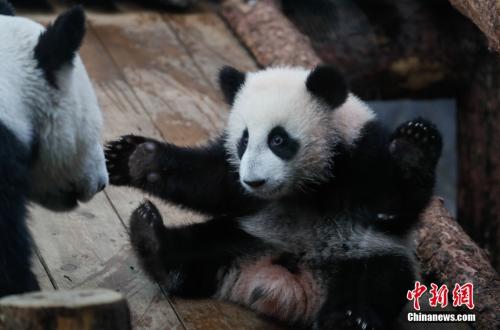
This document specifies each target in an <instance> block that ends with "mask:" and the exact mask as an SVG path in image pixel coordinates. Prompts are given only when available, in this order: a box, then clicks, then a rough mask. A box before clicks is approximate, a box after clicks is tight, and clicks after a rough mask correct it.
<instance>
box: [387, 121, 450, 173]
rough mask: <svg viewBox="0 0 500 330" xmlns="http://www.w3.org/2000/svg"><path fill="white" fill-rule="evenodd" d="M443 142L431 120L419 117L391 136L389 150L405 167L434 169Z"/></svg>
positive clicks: (402, 126) (425, 169)
mask: <svg viewBox="0 0 500 330" xmlns="http://www.w3.org/2000/svg"><path fill="white" fill-rule="evenodd" d="M442 147H443V142H442V138H441V133H440V132H439V131H438V129H437V128H436V126H435V125H434V124H432V123H431V122H430V121H428V120H425V119H422V118H417V119H414V120H411V121H408V122H406V123H403V124H402V125H400V126H399V127H398V128H397V129H396V131H395V132H394V133H393V134H392V136H391V142H390V145H389V151H390V152H391V155H392V156H393V157H394V159H395V160H396V161H397V162H398V163H399V165H400V166H401V167H402V168H404V169H422V170H424V171H433V170H434V168H435V166H436V164H437V161H438V160H439V156H440V155H441V150H442Z"/></svg>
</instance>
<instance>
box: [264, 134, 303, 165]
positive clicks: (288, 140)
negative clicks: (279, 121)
mask: <svg viewBox="0 0 500 330" xmlns="http://www.w3.org/2000/svg"><path fill="white" fill-rule="evenodd" d="M267 144H268V146H269V148H270V149H271V151H272V152H273V153H274V154H275V155H276V156H278V157H279V158H281V159H284V160H290V159H292V158H293V156H295V154H296V153H297V151H298V150H299V142H298V141H297V140H295V139H294V138H292V137H291V136H290V135H289V134H288V133H287V131H286V130H285V129H284V128H283V127H281V126H276V127H274V128H273V129H272V130H271V132H269V135H268V138H267Z"/></svg>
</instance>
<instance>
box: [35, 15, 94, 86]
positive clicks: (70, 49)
mask: <svg viewBox="0 0 500 330" xmlns="http://www.w3.org/2000/svg"><path fill="white" fill-rule="evenodd" d="M84 35H85V13H84V12H83V8H82V7H81V6H76V7H73V8H72V9H70V10H68V11H66V12H65V13H63V14H61V15H59V16H58V17H57V19H56V20H55V22H54V23H53V24H52V25H49V26H48V27H47V30H46V31H45V32H43V33H42V34H41V35H40V38H39V39H38V43H37V45H36V46H35V59H36V61H37V62H38V67H39V68H41V69H42V70H43V72H44V74H45V77H46V79H47V81H48V82H49V83H50V84H51V85H52V86H54V87H57V79H56V75H57V73H58V71H59V70H61V68H63V67H64V66H66V65H71V64H73V59H74V58H75V55H76V52H77V51H78V49H79V48H80V45H81V43H82V40H83V37H84Z"/></svg>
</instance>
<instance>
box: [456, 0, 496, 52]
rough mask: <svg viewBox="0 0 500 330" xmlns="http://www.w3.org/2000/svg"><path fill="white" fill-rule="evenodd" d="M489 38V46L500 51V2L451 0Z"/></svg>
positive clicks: (489, 0)
mask: <svg viewBox="0 0 500 330" xmlns="http://www.w3.org/2000/svg"><path fill="white" fill-rule="evenodd" d="M450 3H451V4H452V5H453V6H454V7H455V8H457V9H458V10H459V11H460V12H461V13H462V14H464V15H465V16H467V17H469V18H470V19H471V20H472V21H473V22H474V24H476V25H477V27H478V28H479V29H481V31H483V33H484V34H485V35H486V37H487V38H488V42H489V46H490V48H491V49H493V50H495V51H496V52H500V3H499V2H498V1H497V0H450Z"/></svg>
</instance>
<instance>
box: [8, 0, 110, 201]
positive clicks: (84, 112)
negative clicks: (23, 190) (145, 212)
mask: <svg viewBox="0 0 500 330" xmlns="http://www.w3.org/2000/svg"><path fill="white" fill-rule="evenodd" d="M1 3H3V4H5V3H6V2H5V1H1V0H0V4H1ZM7 9H8V7H7V6H3V11H2V13H3V14H6V11H7ZM84 34H85V15H84V13H83V10H82V9H81V7H75V8H73V9H71V10H69V11H67V12H66V13H63V14H62V15H60V16H59V17H57V19H56V20H55V21H54V23H53V24H51V25H49V26H48V28H47V29H45V28H44V27H43V26H41V25H40V24H38V23H35V22H33V21H31V20H29V19H25V18H21V17H15V16H13V15H12V16H8V15H1V14H0V45H1V47H0V75H1V76H0V96H1V98H2V99H1V100H0V120H1V121H2V123H4V124H5V125H6V126H7V127H8V128H10V129H11V130H12V131H13V132H14V133H15V134H16V135H17V137H18V138H19V139H20V140H21V141H22V142H24V143H25V144H26V145H27V146H29V147H30V148H31V150H32V151H33V152H32V153H33V163H32V167H31V169H32V172H31V184H32V191H31V192H30V194H31V196H30V197H31V199H32V200H33V201H35V202H37V203H39V204H41V205H43V206H45V207H47V208H50V209H53V210H69V209H72V208H74V207H75V206H77V204H78V202H79V201H88V200H89V199H90V198H92V196H93V195H94V194H96V193H97V192H99V191H100V190H102V189H103V188H104V187H105V186H106V184H107V182H108V176H107V172H106V166H105V160H104V153H103V149H102V145H101V127H102V116H101V112H100V109H99V106H98V104H97V99H96V96H95V94H94V91H93V88H92V86H91V83H90V80H89V78H88V76H87V73H86V70H85V68H84V66H83V64H82V61H81V59H80V57H79V56H78V54H77V51H78V49H79V47H80V44H81V42H82V40H83V37H84Z"/></svg>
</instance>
